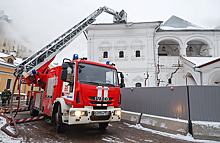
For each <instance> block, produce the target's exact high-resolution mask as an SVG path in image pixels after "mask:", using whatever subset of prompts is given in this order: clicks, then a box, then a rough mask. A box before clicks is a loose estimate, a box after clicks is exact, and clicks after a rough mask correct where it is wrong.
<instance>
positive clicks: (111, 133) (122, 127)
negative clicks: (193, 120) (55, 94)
mask: <svg viewBox="0 0 220 143" xmlns="http://www.w3.org/2000/svg"><path fill="white" fill-rule="evenodd" d="M25 117H30V116H29V111H26V112H20V113H19V114H18V116H17V117H16V118H17V119H18V118H25ZM18 128H19V137H18V138H20V139H16V140H17V141H18V140H20V141H23V142H93V143H101V142H116V143H122V142H124V143H127V142H146V143H147V142H153V143H159V142H163V143H164V142H167V143H168V142H169V143H171V142H179V143H181V142H189V141H188V140H182V139H178V138H176V137H175V136H174V137H169V135H167V136H164V135H160V134H157V133H154V132H152V131H146V130H143V129H141V127H140V126H138V125H136V126H134V125H130V124H128V123H126V122H118V123H110V124H109V126H108V127H107V129H106V131H101V130H99V129H98V124H89V125H75V126H66V127H65V131H64V132H63V134H57V133H56V129H55V125H53V124H50V123H47V122H46V121H44V120H41V121H36V122H29V123H22V124H18ZM1 134H2V135H4V133H2V131H1ZM2 137H3V138H4V136H2ZM184 137H186V138H187V136H183V138H184ZM1 140H2V141H3V142H5V140H4V139H1ZM7 141H8V142H10V141H13V142H14V141H15V140H13V138H10V139H7ZM7 141H6V142H7Z"/></svg>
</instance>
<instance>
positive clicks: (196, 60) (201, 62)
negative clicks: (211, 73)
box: [183, 57, 220, 68]
mask: <svg viewBox="0 0 220 143" xmlns="http://www.w3.org/2000/svg"><path fill="white" fill-rule="evenodd" d="M183 59H185V60H187V61H189V62H191V63H192V64H194V66H195V67H197V68H201V67H204V66H206V65H209V64H212V63H215V62H218V61H220V57H183Z"/></svg>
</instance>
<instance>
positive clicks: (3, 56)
mask: <svg viewBox="0 0 220 143" xmlns="http://www.w3.org/2000/svg"><path fill="white" fill-rule="evenodd" d="M9 56H12V57H13V58H14V64H11V63H8V62H6V61H5V60H4V59H3V58H5V57H9ZM21 62H22V59H21V58H15V57H14V56H13V55H8V54H5V53H1V52H0V64H3V65H8V66H16V65H18V64H20V63H21Z"/></svg>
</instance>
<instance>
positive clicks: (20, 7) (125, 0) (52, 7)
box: [0, 0, 220, 63]
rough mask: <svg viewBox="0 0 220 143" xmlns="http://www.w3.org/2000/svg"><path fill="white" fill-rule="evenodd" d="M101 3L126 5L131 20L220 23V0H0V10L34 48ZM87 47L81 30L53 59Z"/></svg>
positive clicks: (209, 25) (116, 6)
mask: <svg viewBox="0 0 220 143" xmlns="http://www.w3.org/2000/svg"><path fill="white" fill-rule="evenodd" d="M102 6H108V7H110V8H112V9H114V10H116V11H120V10H122V9H124V10H125V11H126V12H127V15H128V21H129V22H148V21H164V22H165V21H166V20H168V19H169V18H170V17H171V16H172V15H175V16H178V17H180V18H182V19H185V20H187V21H190V22H192V23H194V24H196V25H199V26H201V27H203V28H215V27H217V26H220V0H0V10H4V11H5V13H6V14H7V15H8V16H9V17H10V18H11V19H12V20H13V28H14V30H15V31H16V33H17V34H16V36H17V38H18V37H19V36H25V37H27V39H28V41H29V42H30V43H31V46H30V47H28V48H31V49H38V48H39V49H40V48H43V47H44V46H46V45H47V44H49V43H50V42H51V41H52V40H54V39H55V38H57V37H58V36H60V35H61V34H62V33H63V32H65V31H66V30H68V29H69V28H71V27H72V26H74V25H75V24H77V23H78V22H79V21H81V20H82V19H84V18H85V17H87V16H88V15H89V14H91V13H92V12H93V11H95V10H96V9H97V8H99V7H102ZM112 20H113V17H112V16H111V15H109V14H106V13H103V14H102V15H100V16H99V17H98V18H97V21H96V22H95V23H111V22H113V21H112ZM16 36H15V37H16ZM86 47H87V43H86V39H85V37H84V35H83V34H81V35H80V36H79V37H78V38H77V39H76V40H74V42H72V44H70V45H69V46H68V47H67V48H66V49H64V50H63V51H62V52H61V53H60V54H59V56H57V58H56V59H55V60H54V62H59V63H61V60H62V59H63V58H64V57H67V58H71V57H72V55H73V54H74V53H78V54H79V55H80V56H86Z"/></svg>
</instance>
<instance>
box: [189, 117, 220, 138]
mask: <svg viewBox="0 0 220 143" xmlns="http://www.w3.org/2000/svg"><path fill="white" fill-rule="evenodd" d="M192 128H193V137H194V138H195V139H205V140H215V141H220V123H219V122H204V121H193V122H192Z"/></svg>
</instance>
